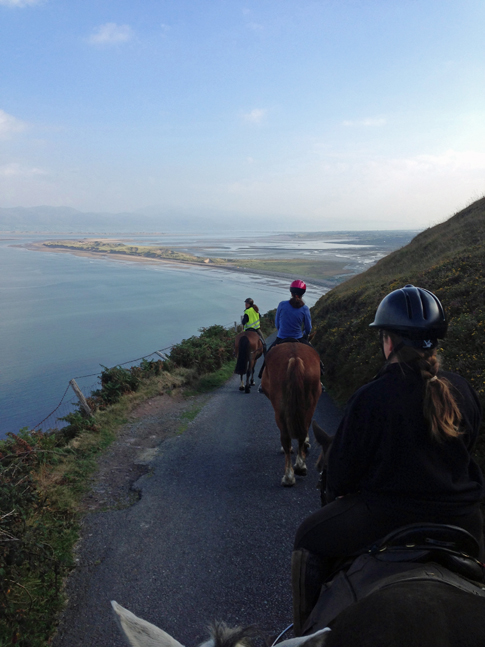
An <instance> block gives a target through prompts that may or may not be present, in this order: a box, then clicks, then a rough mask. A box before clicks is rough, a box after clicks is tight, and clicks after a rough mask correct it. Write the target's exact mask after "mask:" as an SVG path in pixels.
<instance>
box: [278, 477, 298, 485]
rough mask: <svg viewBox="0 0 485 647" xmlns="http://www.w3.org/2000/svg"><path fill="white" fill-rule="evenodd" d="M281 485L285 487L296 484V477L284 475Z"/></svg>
mask: <svg viewBox="0 0 485 647" xmlns="http://www.w3.org/2000/svg"><path fill="white" fill-rule="evenodd" d="M281 485H282V486H283V487H293V486H294V485H295V479H293V480H291V479H287V478H286V476H283V478H282V479H281Z"/></svg>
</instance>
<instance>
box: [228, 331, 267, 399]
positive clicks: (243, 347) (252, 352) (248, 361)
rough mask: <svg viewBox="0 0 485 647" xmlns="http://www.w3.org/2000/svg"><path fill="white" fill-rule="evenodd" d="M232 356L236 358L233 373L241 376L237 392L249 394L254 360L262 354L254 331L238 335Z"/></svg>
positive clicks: (257, 336)
mask: <svg viewBox="0 0 485 647" xmlns="http://www.w3.org/2000/svg"><path fill="white" fill-rule="evenodd" d="M234 354H235V355H236V357H237V362H236V368H235V369H234V373H237V374H238V375H240V376H241V384H240V385H239V390H240V391H244V392H245V393H251V386H254V368H255V366H256V360H257V359H258V358H259V357H261V355H262V354H263V342H262V341H261V337H260V336H259V335H258V333H257V332H255V331H254V330H246V331H245V332H241V333H239V335H236V339H235V348H234ZM244 375H246V385H244V380H243V378H244Z"/></svg>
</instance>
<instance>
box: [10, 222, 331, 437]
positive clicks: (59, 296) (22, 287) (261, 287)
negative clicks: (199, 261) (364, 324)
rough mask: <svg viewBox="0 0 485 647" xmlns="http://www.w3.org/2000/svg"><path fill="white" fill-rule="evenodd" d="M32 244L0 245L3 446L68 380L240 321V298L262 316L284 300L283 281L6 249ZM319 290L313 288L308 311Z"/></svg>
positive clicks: (43, 412)
mask: <svg viewBox="0 0 485 647" xmlns="http://www.w3.org/2000/svg"><path fill="white" fill-rule="evenodd" d="M4 238H11V237H10V236H8V235H5V236H4ZM64 238H65V236H64ZM32 239H33V237H25V236H24V237H17V240H0V305H1V312H0V437H4V436H5V434H6V433H7V432H9V431H13V432H16V431H18V430H19V429H20V428H21V427H26V426H29V427H32V426H35V425H37V424H38V423H39V422H40V421H41V420H42V419H43V418H44V417H45V416H47V415H48V414H49V413H50V412H51V411H52V410H53V409H54V408H55V407H56V406H57V404H58V403H59V401H60V399H61V397H62V395H63V393H64V391H65V389H66V386H67V383H68V381H69V380H70V379H71V378H73V377H77V376H83V375H86V374H93V373H97V372H99V371H100V365H101V364H103V365H105V366H113V365H115V364H119V363H123V362H127V361H129V360H131V359H136V358H139V357H142V356H143V355H147V354H149V353H152V352H153V351H155V350H158V349H162V348H165V347H167V346H169V345H171V344H173V343H176V342H178V341H180V340H181V339H183V338H186V337H189V336H191V335H194V334H197V331H198V329H199V328H201V327H203V326H210V325H212V324H215V323H218V324H223V325H228V324H230V323H231V322H234V321H236V320H237V321H239V320H240V316H241V315H242V313H243V310H244V299H245V298H247V297H251V298H253V299H254V300H255V302H256V303H257V304H258V305H259V307H260V308H261V310H262V311H263V312H266V311H267V310H269V309H271V308H274V307H276V305H277V304H278V302H279V301H280V300H281V299H284V298H287V297H288V286H287V281H280V280H273V279H265V278H261V277H256V276H250V275H244V274H237V273H233V272H227V271H226V272H224V271H219V270H214V269H208V268H203V267H202V268H190V267H178V268H176V267H173V266H170V267H168V266H166V265H164V266H162V265H159V266H152V265H142V264H138V263H132V262H128V261H127V262H113V261H109V260H104V259H101V258H100V259H90V258H81V257H77V256H73V255H71V254H53V253H41V252H33V251H29V250H26V249H22V248H18V247H12V245H15V244H19V243H25V242H27V241H28V240H32ZM43 239H45V236H44V237H43ZM324 291H325V290H324V289H323V288H316V287H311V286H310V288H309V291H308V293H307V299H306V301H307V303H308V304H309V305H312V304H313V303H314V302H315V301H316V300H317V298H318V297H319V296H320V295H321V294H323V293H324ZM79 382H80V385H81V386H82V387H83V389H84V388H87V387H89V386H91V385H92V386H93V387H95V386H96V384H97V380H96V377H90V378H85V379H84V380H79ZM68 399H72V395H71V393H70V391H69V392H68ZM58 413H59V414H62V415H65V413H67V411H66V407H65V406H63V408H61V409H60V410H59V412H58ZM54 421H55V420H54V419H49V421H48V422H49V423H50V424H52V423H53V422H54Z"/></svg>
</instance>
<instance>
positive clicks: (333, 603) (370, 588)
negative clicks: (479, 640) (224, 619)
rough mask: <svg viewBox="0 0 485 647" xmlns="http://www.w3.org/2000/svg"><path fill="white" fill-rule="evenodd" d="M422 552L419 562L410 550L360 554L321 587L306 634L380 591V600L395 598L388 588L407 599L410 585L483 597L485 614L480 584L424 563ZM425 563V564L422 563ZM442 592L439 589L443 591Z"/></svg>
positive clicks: (438, 565)
mask: <svg viewBox="0 0 485 647" xmlns="http://www.w3.org/2000/svg"><path fill="white" fill-rule="evenodd" d="M421 553H423V551H417V552H416V559H418V560H422V561H415V562H413V561H404V560H405V559H406V556H407V559H408V560H409V559H410V558H409V551H403V554H402V555H401V556H399V555H398V554H387V553H382V554H377V555H375V556H374V555H370V554H369V553H366V554H363V555H360V556H359V557H357V559H355V560H354V561H353V562H352V564H351V565H350V567H349V568H348V569H347V570H341V571H339V572H338V573H337V575H336V576H335V577H334V578H333V579H332V580H331V581H330V582H327V583H325V584H324V585H323V586H322V590H321V592H320V596H319V598H318V601H317V603H316V605H315V607H314V609H313V611H312V613H311V614H310V616H309V618H308V620H307V621H306V623H305V626H304V628H303V632H304V633H305V634H307V635H309V634H311V633H314V632H315V631H317V630H318V629H323V628H324V627H327V626H328V625H329V624H331V623H332V622H333V621H334V620H335V621H337V620H336V618H338V617H339V616H340V614H341V613H343V611H344V610H346V609H348V608H350V607H352V606H353V605H356V604H358V603H360V602H362V601H363V600H365V599H366V598H367V597H370V596H372V595H374V594H376V593H377V592H380V593H381V594H382V595H381V596H380V599H384V600H385V599H392V598H393V594H391V593H390V594H386V593H384V591H387V590H388V589H389V590H390V589H398V590H399V591H401V595H402V596H404V595H405V592H406V591H409V590H411V586H410V585H411V584H414V585H416V586H423V585H427V584H428V583H432V584H433V585H434V586H436V585H439V584H440V585H442V586H443V587H444V589H443V590H446V588H455V589H456V590H457V591H461V592H465V593H469V594H471V595H475V596H480V597H481V598H482V608H483V610H484V612H485V590H483V589H482V588H481V585H480V584H479V583H478V582H472V581H470V580H467V579H464V578H463V577H460V575H457V574H456V573H454V572H452V571H451V570H449V569H448V568H445V567H444V566H442V565H441V564H439V563H437V562H434V561H424V560H425V558H426V557H425V555H422V554H421ZM423 562H424V563H423ZM440 590H441V589H438V591H440Z"/></svg>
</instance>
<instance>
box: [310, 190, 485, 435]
mask: <svg viewBox="0 0 485 647" xmlns="http://www.w3.org/2000/svg"><path fill="white" fill-rule="evenodd" d="M484 242H485V198H481V199H480V200H478V201H476V202H474V203H473V204H471V205H469V206H468V207H466V209H463V211H460V212H459V213H457V214H455V215H454V216H453V217H451V218H450V219H449V220H447V221H446V222H443V223H441V224H439V225H436V226H435V227H432V228H430V229H427V230H426V231H423V232H422V233H420V234H419V235H418V236H416V237H415V238H414V239H413V240H412V241H411V242H410V243H409V244H408V245H406V246H405V247H403V248H401V249H399V250H397V251H395V252H393V253H392V254H389V256H386V257H385V258H383V259H382V260H380V261H379V262H378V263H377V264H376V265H374V266H373V267H371V268H370V269H369V270H367V271H366V272H364V273H363V274H359V275H357V276H355V277H353V278H351V279H349V280H348V281H346V282H345V283H342V284H341V285H339V286H337V287H335V288H334V289H333V290H331V291H330V292H328V293H327V294H326V295H325V296H323V297H322V298H321V299H320V300H319V301H318V302H317V303H316V305H315V306H314V307H313V309H312V314H313V322H314V325H315V327H316V334H315V338H314V342H313V343H314V345H315V346H316V347H317V349H318V351H319V352H320V354H321V357H322V360H323V363H324V364H325V367H326V377H325V381H326V384H327V386H328V388H329V389H330V391H331V392H332V393H333V395H334V396H335V397H336V398H337V399H338V400H339V401H340V402H344V401H345V400H346V399H347V398H348V397H349V396H350V395H351V394H352V393H353V392H354V391H355V390H356V389H357V388H358V387H360V386H361V385H362V384H364V383H365V382H368V381H369V380H370V379H371V378H372V377H373V376H374V375H375V373H376V372H377V370H378V369H379V368H380V366H381V365H382V356H381V353H380V348H379V344H378V342H377V335H376V332H375V331H374V330H372V329H370V328H369V324H370V323H371V322H372V321H373V319H374V314H375V311H376V308H377V306H378V304H379V302H380V301H381V299H382V298H383V297H384V296H385V295H386V294H388V293H389V292H390V291H392V290H395V289H397V288H400V287H402V286H404V285H406V284H407V283H412V284H413V285H416V286H419V287H423V288H426V289H428V290H431V291H432V292H434V293H435V294H436V295H437V296H438V297H439V299H440V300H441V301H442V303H443V305H444V308H445V311H446V315H447V318H448V321H449V327H448V335H447V337H446V339H444V340H443V341H442V344H441V348H440V355H441V358H442V365H443V367H444V368H446V369H447V370H451V371H456V372H457V373H460V374H461V375H463V376H464V377H466V378H467V379H468V380H469V381H470V382H471V383H472V385H473V386H474V388H475V389H476V391H477V392H478V394H479V396H480V399H481V401H482V405H484V406H485V375H484V366H485V350H484V342H485V304H484V294H485V245H484ZM483 444H485V443H483Z"/></svg>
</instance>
